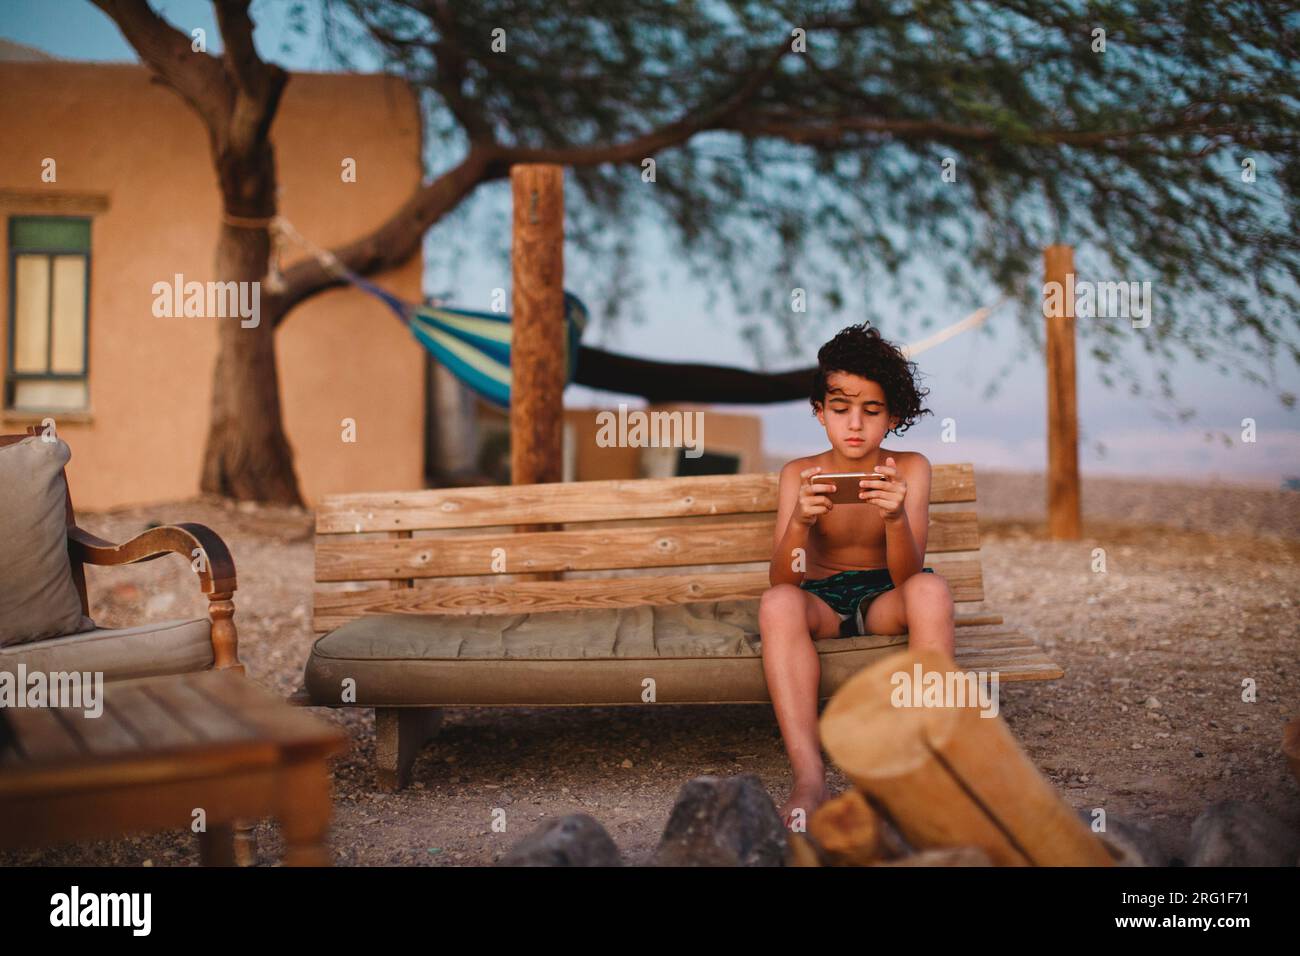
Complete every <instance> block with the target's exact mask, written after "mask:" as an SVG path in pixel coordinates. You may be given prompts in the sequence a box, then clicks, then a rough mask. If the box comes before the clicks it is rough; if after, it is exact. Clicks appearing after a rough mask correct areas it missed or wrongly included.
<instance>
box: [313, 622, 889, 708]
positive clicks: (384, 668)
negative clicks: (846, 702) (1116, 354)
mask: <svg viewBox="0 0 1300 956" xmlns="http://www.w3.org/2000/svg"><path fill="white" fill-rule="evenodd" d="M906 642H907V636H906V635H894V636H889V637H883V636H880V635H871V636H864V637H852V638H837V639H831V640H825V641H817V642H815V646H816V647H817V649H818V651H819V652H820V653H821V656H822V687H821V690H822V692H823V697H828V696H830V694H831V693H833V692H834V689H835V688H836V687H838V686H839V683H840V682H841V681H843V680H846V679H847V678H848V677H849V676H851V675H852V674H853V673H854V672H856V671H857V670H859V669H860V668H862V667H865V666H868V665H869V664H871V663H874V661H875V660H877V659H878V658H879V657H881V656H883V655H885V654H887V653H889V652H890V651H891V650H894V649H896V648H897V647H898V646H899V645H900V644H906ZM575 662H580V664H578V665H577V666H575ZM305 678H306V686H307V692H308V694H309V695H310V697H311V699H312V702H313V703H316V704H321V705H327V706H338V705H342V704H356V705H358V706H385V705H420V704H423V705H442V704H446V705H515V704H518V705H545V704H567V705H575V704H576V705H582V704H641V703H647V702H648V701H647V700H645V699H644V698H643V694H644V693H646V692H647V687H649V686H653V688H654V699H655V700H656V701H658V702H662V703H743V702H749V703H763V702H767V701H769V700H770V698H769V697H768V694H767V684H766V680H765V679H764V675H763V662H762V655H761V645H760V643H759V640H758V599H756V598H753V599H748V600H744V601H717V602H707V603H698V604H676V605H659V606H641V607H630V608H614V609H599V610H597V609H592V610H581V611H549V612H543V613H536V614H485V615H456V616H450V615H408V614H387V615H371V616H366V617H362V618H358V619H357V620H355V621H351V622H349V623H348V624H345V625H344V626H343V627H340V628H338V629H337V630H335V631H332V632H330V633H329V634H326V635H325V636H324V637H322V638H320V639H319V640H318V641H316V644H315V646H314V647H313V648H312V652H311V655H310V657H309V658H308V661H307V667H306V674H305ZM647 679H649V680H650V681H653V684H652V685H651V684H648V683H647ZM349 680H350V681H351V684H348V683H346V682H348V681H349ZM353 688H355V699H349V698H345V696H344V694H345V691H347V690H351V689H353Z"/></svg>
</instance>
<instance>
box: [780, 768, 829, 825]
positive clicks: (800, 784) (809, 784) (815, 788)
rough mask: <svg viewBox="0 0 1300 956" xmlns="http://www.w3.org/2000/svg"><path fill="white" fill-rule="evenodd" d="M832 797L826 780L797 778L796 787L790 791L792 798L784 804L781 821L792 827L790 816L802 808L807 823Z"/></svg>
mask: <svg viewBox="0 0 1300 956" xmlns="http://www.w3.org/2000/svg"><path fill="white" fill-rule="evenodd" d="M829 798H830V791H829V790H827V789H826V780H825V778H822V779H820V780H796V781H795V782H794V788H793V789H792V790H791V791H790V798H789V799H788V800H786V802H785V803H784V804H783V805H782V807H781V810H780V814H781V823H782V825H784V826H785V828H786V829H787V830H788V829H790V822H791V821H790V818H791V817H792V816H793V815H794V812H795V811H796V810H800V809H802V810H803V812H804V816H803V822H804V824H805V825H807V823H808V821H809V820H810V819H812V815H813V811H814V810H816V809H817V808H818V807H820V806H821V805H822V804H823V803H825V802H826V801H827V799H829Z"/></svg>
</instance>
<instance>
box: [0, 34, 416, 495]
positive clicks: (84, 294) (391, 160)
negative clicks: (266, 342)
mask: <svg viewBox="0 0 1300 956" xmlns="http://www.w3.org/2000/svg"><path fill="white" fill-rule="evenodd" d="M6 52H8V53H9V55H11V56H12V55H14V54H13V50H12V48H10V50H9V51H6ZM24 52H27V53H29V52H30V51H24ZM0 88H3V89H4V91H5V95H4V96H3V97H2V98H0V128H2V129H4V131H5V135H4V137H3V138H0V303H3V304H4V309H5V317H4V321H3V322H0V375H2V376H3V389H2V393H3V394H2V398H3V406H2V408H0V418H2V421H0V432H4V433H12V432H19V431H22V430H23V428H24V427H25V426H26V425H28V424H31V423H39V422H41V421H42V420H43V419H45V418H47V417H48V418H53V419H54V420H55V423H56V427H57V429H58V433H59V434H60V435H61V436H62V437H64V438H66V439H67V441H68V443H69V444H70V445H71V447H72V453H73V457H72V462H71V463H70V465H69V470H70V471H71V475H70V479H71V484H72V487H73V488H75V489H76V490H77V500H76V504H77V506H78V507H81V508H88V509H97V508H107V507H112V506H115V505H125V504H133V503H142V502H152V501H164V500H174V499H181V498H187V497H191V496H193V495H195V494H197V493H198V491H199V487H198V481H199V473H200V462H201V457H202V454H203V446H204V441H205V438H206V435H207V425H208V408H209V396H210V394H211V389H212V368H213V361H214V359H215V357H216V346H217V323H218V322H237V321H241V320H240V318H238V317H231V318H197V317H189V318H186V317H183V315H182V316H179V317H158V316H156V315H155V314H154V310H153V305H154V300H155V294H154V292H153V291H152V290H153V287H154V285H155V283H159V282H164V283H169V284H170V283H172V282H173V280H174V276H175V275H177V274H181V275H183V276H184V277H185V280H186V281H187V282H188V281H191V280H194V281H198V282H203V283H206V282H208V281H210V280H211V279H213V278H214V276H213V275H212V270H213V262H214V256H215V250H216V242H217V231H218V223H219V218H220V215H221V209H220V205H219V199H218V192H217V188H216V183H215V173H214V172H213V168H212V163H211V160H210V158H209V154H208V138H207V133H206V131H205V129H204V127H203V125H202V123H201V122H200V120H199V119H198V117H197V116H196V115H195V114H194V113H193V111H192V110H191V109H190V108H189V106H187V105H186V104H185V103H184V102H183V101H182V100H181V98H180V97H179V96H178V95H177V94H176V93H174V92H172V91H171V90H169V89H167V88H165V87H163V86H161V85H159V84H157V83H153V82H151V80H150V73H149V71H148V70H147V69H145V68H144V67H142V66H135V65H129V64H100V63H80V62H69V61H59V60H50V59H47V60H36V59H35V58H33V57H32V56H30V55H26V56H24V58H23V60H21V61H20V60H14V59H10V60H8V61H5V62H0ZM420 123H421V120H420V114H419V110H418V104H417V102H416V97H415V94H414V92H413V91H412V90H411V89H410V87H409V86H407V85H406V84H405V83H404V82H402V81H400V80H398V79H396V78H393V77H386V76H379V75H356V74H351V75H348V74H314V73H307V74H302V73H300V74H295V75H294V76H293V78H292V80H291V81H290V82H289V84H288V86H287V87H286V89H285V93H284V98H283V101H282V103H281V106H280V110H279V114H278V116H277V117H276V120H275V125H274V126H273V127H272V136H273V138H274V142H275V150H276V160H277V163H278V166H279V182H280V199H281V204H280V209H281V212H282V213H283V214H284V215H285V216H287V217H288V218H289V220H290V221H291V222H293V223H294V225H295V226H297V228H298V229H299V230H300V231H301V232H302V233H303V235H305V236H307V237H309V238H310V239H311V240H312V241H313V242H315V243H317V244H318V245H321V246H324V247H326V248H328V247H330V246H333V245H335V244H337V243H339V242H342V241H345V240H348V239H351V238H355V237H357V236H360V235H362V234H364V233H366V232H368V231H369V230H371V229H373V228H374V227H376V226H378V225H380V224H381V223H382V222H383V221H384V220H385V219H386V218H387V216H388V215H390V214H391V212H392V211H393V210H394V209H396V208H398V206H399V205H400V204H401V203H402V201H403V200H405V199H406V198H407V197H408V196H409V195H410V194H411V192H412V191H413V190H414V189H415V187H416V186H417V185H418V183H419V182H420V178H421V159H420V157H421V126H420ZM345 158H351V159H354V160H355V161H356V169H357V175H356V181H355V182H344V181H343V176H342V175H341V168H342V167H341V164H342V162H343V160H344V159H345ZM51 160H52V161H53V162H52V163H51V162H48V161H51ZM47 170H48V171H49V172H45V171H47ZM43 172H45V176H46V178H49V177H51V176H52V181H45V178H43V175H42V174H43ZM298 255H299V253H296V251H295V252H293V253H291V254H290V255H289V257H288V259H287V262H292V261H294V260H295V259H297V258H298ZM421 271H422V262H421V259H420V257H418V256H417V257H415V258H413V259H412V260H410V261H409V262H407V263H406V264H405V265H404V266H402V267H401V268H399V269H396V270H394V271H392V272H388V273H385V274H382V275H379V276H377V277H376V279H377V281H378V282H379V283H380V284H382V285H383V286H384V287H385V288H387V289H389V290H391V291H392V292H393V293H395V294H396V295H399V296H401V297H403V298H406V299H409V300H411V301H416V302H418V301H419V300H420V297H421V291H420V289H421ZM277 336H278V341H277V349H278V357H279V369H280V385H281V398H282V403H283V409H284V418H285V427H286V429H287V431H288V436H289V441H290V443H291V444H292V446H293V449H294V456H295V465H296V467H297V472H298V478H299V481H300V486H301V489H302V492H303V494H304V496H305V497H306V498H307V500H308V501H309V502H311V501H314V500H315V499H317V498H318V497H319V496H320V495H322V494H325V493H328V492H333V491H361V490H381V489H385V488H394V487H396V488H418V487H421V486H422V485H423V483H424V428H425V417H426V416H425V376H426V370H425V353H424V351H423V350H422V349H421V348H420V346H419V345H418V343H416V342H415V341H414V340H413V339H412V338H411V336H410V335H409V333H408V332H407V331H406V330H405V329H403V328H402V326H401V324H400V323H398V322H397V321H395V319H394V317H393V315H392V313H391V312H389V311H388V310H387V309H386V308H385V307H384V306H383V305H382V304H381V303H379V302H378V301H376V300H375V299H374V298H373V297H371V296H368V295H365V294H364V293H361V292H359V291H357V290H353V289H344V290H333V291H330V292H327V293H324V294H322V295H319V296H316V297H315V298H313V299H311V300H309V301H308V302H306V303H304V304H303V305H301V306H300V307H299V308H297V309H296V310H295V311H294V312H293V313H292V314H291V315H290V317H289V318H288V320H287V321H286V323H285V325H284V327H283V328H282V329H281V330H280V331H279V332H278V333H277ZM345 418H352V419H354V420H355V421H356V438H357V440H356V443H355V444H348V443H344V442H343V441H342V434H343V433H342V428H341V424H340V423H341V422H342V420H343V419H345Z"/></svg>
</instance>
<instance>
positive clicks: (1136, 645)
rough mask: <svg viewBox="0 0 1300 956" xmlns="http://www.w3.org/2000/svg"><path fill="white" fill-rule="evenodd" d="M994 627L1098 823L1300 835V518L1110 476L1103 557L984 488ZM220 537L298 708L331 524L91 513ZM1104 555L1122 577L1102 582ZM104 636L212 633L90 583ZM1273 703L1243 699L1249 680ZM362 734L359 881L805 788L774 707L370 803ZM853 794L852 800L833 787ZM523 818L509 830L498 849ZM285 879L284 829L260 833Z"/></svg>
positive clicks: (495, 756)
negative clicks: (722, 789)
mask: <svg viewBox="0 0 1300 956" xmlns="http://www.w3.org/2000/svg"><path fill="white" fill-rule="evenodd" d="M978 484H979V496H980V505H979V508H980V513H981V520H982V527H983V531H984V551H985V569H986V570H985V573H986V594H987V598H988V600H987V603H986V605H985V606H986V607H988V608H990V609H994V610H997V611H999V612H1001V613H1002V614H1003V615H1004V616H1005V618H1006V620H1007V622H1008V623H1009V624H1011V625H1014V626H1017V627H1020V628H1022V629H1023V630H1024V631H1025V632H1026V633H1028V634H1029V635H1030V636H1032V637H1033V639H1034V640H1035V641H1037V642H1038V643H1039V644H1040V645H1041V646H1042V647H1044V648H1045V649H1046V650H1047V651H1048V652H1049V654H1051V655H1052V656H1053V657H1054V659H1055V660H1057V661H1058V662H1059V663H1060V664H1061V665H1062V666H1063V668H1064V670H1065V674H1066V676H1065V678H1064V679H1063V680H1058V681H1050V682H1031V683H1012V684H1004V685H1003V686H1002V688H1001V690H1002V697H1001V714H1002V716H1003V717H1004V718H1005V719H1006V720H1007V722H1008V724H1009V725H1010V727H1011V729H1012V730H1013V732H1014V733H1015V735H1016V737H1017V738H1018V739H1019V740H1020V742H1021V744H1022V745H1023V746H1024V748H1025V750H1026V751H1027V752H1028V754H1029V755H1030V757H1031V759H1032V760H1033V761H1034V763H1035V764H1036V765H1037V766H1038V767H1039V768H1041V769H1042V770H1043V772H1044V773H1046V774H1047V775H1048V776H1049V777H1050V778H1051V780H1052V781H1053V783H1054V784H1055V785H1056V787H1057V789H1058V791H1059V792H1060V793H1061V795H1062V796H1063V797H1064V798H1065V799H1066V800H1067V801H1069V802H1070V803H1071V805H1073V806H1074V807H1076V808H1080V809H1085V808H1086V809H1091V808H1094V807H1103V808H1105V810H1106V811H1107V813H1108V814H1111V815H1115V816H1119V817H1122V818H1128V819H1134V820H1138V821H1141V822H1145V823H1148V824H1150V825H1151V826H1153V827H1154V828H1155V830H1156V832H1157V834H1158V835H1159V836H1160V838H1161V839H1162V840H1163V841H1164V842H1165V844H1166V845H1167V847H1168V848H1169V849H1171V850H1173V851H1174V853H1175V855H1178V854H1179V853H1180V852H1181V848H1182V845H1183V841H1184V840H1185V838H1186V834H1187V832H1188V830H1189V828H1190V826H1191V822H1192V820H1193V819H1194V817H1195V816H1196V815H1197V814H1198V813H1199V812H1200V811H1201V810H1202V809H1203V808H1204V806H1205V805H1207V804H1209V803H1211V802H1214V801H1218V800H1223V799H1229V798H1236V799H1242V800H1247V801H1250V802H1254V803H1256V804H1258V805H1260V806H1262V807H1264V808H1265V809H1267V810H1268V811H1270V812H1272V813H1273V814H1275V815H1276V816H1278V817H1279V818H1280V819H1282V820H1284V821H1286V822H1288V823H1289V824H1290V825H1292V826H1295V827H1300V799H1298V798H1300V787H1297V783H1296V780H1295V779H1294V778H1293V777H1292V776H1291V774H1290V773H1289V771H1288V769H1287V767H1286V763H1285V761H1284V759H1283V757H1282V755H1281V752H1280V749H1279V746H1280V740H1281V735H1282V727H1283V724H1284V723H1285V722H1286V721H1287V720H1288V719H1290V718H1292V717H1294V716H1296V713H1297V701H1298V700H1300V663H1298V660H1297V658H1298V656H1300V655H1297V650H1298V649H1300V624H1298V623H1297V621H1298V618H1297V613H1296V605H1297V603H1300V507H1298V506H1300V497H1298V496H1297V495H1296V493H1295V492H1284V491H1270V490H1267V489H1260V488H1249V487H1242V486H1233V485H1224V484H1216V485H1191V484H1175V483H1167V482H1161V483H1153V482H1144V481H1141V480H1137V479H1089V480H1086V481H1085V483H1084V495H1083V502H1084V516H1085V526H1084V537H1083V539H1082V540H1081V541H1077V542H1054V541H1049V540H1047V538H1046V535H1045V530H1044V524H1043V521H1042V508H1041V506H1037V507H1036V506H1035V504H1034V503H1038V502H1041V501H1042V500H1043V492H1042V489H1043V477H1042V476H1041V475H1022V474H1008V473H995V472H980V473H978ZM181 520H188V521H200V522H203V523H205V524H208V525H210V526H211V527H213V528H214V529H216V530H217V531H218V532H219V533H220V534H221V535H222V536H223V537H224V538H225V539H226V541H227V543H228V544H229V545H230V547H231V550H232V552H233V553H234V555H235V561H236V564H237V566H238V569H239V581H240V587H239V591H238V593H237V594H236V598H235V601H236V608H237V614H236V618H235V620H236V623H237V624H238V626H239V635H240V656H241V658H242V659H243V661H244V663H245V665H246V667H247V669H248V675H249V677H250V678H252V679H253V680H255V681H257V682H259V683H260V684H262V685H264V686H266V687H269V688H272V689H273V690H275V691H277V692H279V693H281V694H286V695H287V694H288V693H290V692H292V691H293V690H294V689H295V688H296V687H297V686H298V685H299V684H300V682H301V674H302V665H303V662H304V661H305V660H306V657H307V653H308V650H309V649H310V646H311V642H312V640H313V635H312V633H311V630H310V603H311V591H312V519H311V516H310V514H308V513H306V512H303V511H297V510H288V509H282V508H260V507H252V506H247V505H243V506H234V505H231V504H229V503H224V502H220V501H213V500H196V501H190V502H181V503H174V504H166V505H158V506H154V507H142V508H131V509H125V510H119V511H114V512H110V513H102V514H84V515H82V516H81V520H80V523H81V524H82V526H83V527H85V528H87V529H89V530H91V531H93V532H95V533H97V534H99V535H101V536H103V537H106V538H109V539H110V540H124V539H125V538H127V537H129V536H130V535H132V534H134V533H137V532H139V531H140V530H143V529H144V527H146V525H147V524H148V523H149V522H174V521H181ZM1095 548H1103V549H1105V557H1106V568H1107V569H1106V572H1105V573H1104V574H1103V573H1097V572H1094V571H1093V570H1092V567H1093V561H1094V556H1093V551H1094V549H1095ZM88 571H89V575H90V578H89V584H90V588H91V594H92V614H93V616H94V617H95V619H96V620H97V621H98V622H100V623H101V624H103V625H106V626H122V625H125V624H128V623H136V622H139V621H141V620H167V619H174V618H178V617H189V616H200V615H202V614H203V613H204V602H203V601H202V599H201V597H200V596H199V595H198V594H197V588H196V587H195V584H194V580H193V577H192V575H191V574H190V573H189V571H188V568H187V567H186V566H185V565H184V564H183V563H182V562H181V561H180V560H179V559H177V560H175V561H157V562H153V563H151V564H146V565H140V566H136V567H129V568H118V569H105V568H99V569H88ZM1247 679H1250V680H1252V681H1253V682H1254V685H1255V687H1256V688H1257V693H1258V700H1257V702H1255V703H1245V702H1243V701H1242V699H1241V698H1242V684H1243V681H1246V680H1247ZM313 712H314V713H316V714H318V715H320V716H321V717H322V718H323V719H325V720H330V721H334V722H335V723H338V724H340V725H342V726H343V727H345V728H346V729H347V731H348V733H349V736H350V738H351V741H352V748H351V750H350V751H349V752H348V753H346V754H345V755H343V756H341V757H339V758H337V759H336V760H335V761H334V764H333V767H334V787H335V807H336V812H335V821H334V826H333V829H332V833H331V845H332V847H333V853H334V855H335V859H336V861H337V862H338V863H339V864H348V865H392V864H399V865H481V864H488V863H491V862H492V861H493V860H494V859H497V858H499V857H500V856H501V854H502V853H503V852H504V850H505V849H506V848H507V847H509V846H512V845H513V844H514V843H515V842H517V841H518V840H519V839H521V838H522V837H523V836H524V835H525V834H526V833H527V832H528V831H529V830H531V829H532V828H533V827H534V826H536V825H537V824H538V823H539V822H541V821H542V820H544V819H546V818H551V817H555V816H562V815H565V814H568V813H573V812H578V811H581V812H586V813H589V814H591V815H592V816H594V817H595V818H596V819H598V820H599V821H600V822H601V823H602V824H603V825H604V826H605V828H606V829H607V830H608V831H609V833H610V835H611V836H612V837H613V838H614V841H615V842H616V843H617V844H618V846H619V848H620V849H621V851H622V853H623V858H624V860H625V861H626V862H628V863H639V862H642V861H644V860H645V859H646V858H647V857H648V855H649V854H650V853H651V852H652V851H653V850H654V848H655V846H656V844H657V843H658V840H659V835H660V833H661V832H662V830H663V827H664V824H665V822H666V821H667V818H668V813H669V811H670V809H671V807H672V804H673V801H674V799H675V797H676V793H677V790H678V789H679V788H680V786H681V785H682V784H683V783H685V782H686V781H687V780H689V779H690V778H692V777H694V776H698V775H701V774H706V773H713V774H719V775H730V774H736V773H745V772H750V773H755V774H757V775H758V776H759V778H760V779H761V780H762V781H763V782H764V784H765V785H766V786H767V787H768V789H769V792H770V793H771V794H772V796H773V798H774V800H776V802H778V803H779V802H780V801H781V800H783V799H784V797H785V794H786V792H787V791H788V787H789V784H790V774H789V767H788V764H787V763H786V759H785V755H784V750H783V748H782V745H781V740H780V735H779V732H778V731H777V728H776V723H775V720H774V718H773V716H772V712H771V709H770V707H769V706H767V705H762V706H758V705H736V706H695V707H692V706H670V705H662V704H660V705H648V706H645V707H623V708H581V709H549V708H538V709H510V708H481V709H462V710H458V711H452V712H450V713H449V714H448V715H447V718H446V720H445V722H444V725H443V729H442V730H441V732H440V736H439V738H438V739H437V740H436V741H435V742H434V743H433V744H432V745H430V746H429V747H428V748H426V749H425V751H424V752H423V753H422V755H421V756H420V758H419V760H418V762H417V764H416V766H415V771H414V781H415V783H414V784H413V786H412V787H410V788H409V789H408V790H406V791H404V792H402V793H398V794H383V793H379V792H376V791H375V790H374V788H373V787H372V784H371V771H370V766H371V758H372V755H373V750H374V734H373V731H374V728H373V719H372V718H371V716H370V715H369V714H368V713H366V712H363V711H330V710H315V711H313ZM829 782H830V785H831V789H832V791H833V792H836V791H838V790H840V789H842V788H844V787H846V786H847V780H846V779H845V778H844V776H843V775H842V774H840V773H839V772H838V771H837V770H835V769H834V767H833V765H832V766H831V767H830V781H829ZM502 811H503V812H504V815H505V820H506V824H507V825H506V831H505V832H495V831H494V830H493V827H492V822H493V819H494V813H495V814H496V816H497V817H499V816H500V815H501V812H502ZM258 840H259V844H260V847H261V850H262V860H263V861H264V862H268V863H270V862H274V861H277V860H278V859H279V853H280V849H281V844H280V840H279V834H278V830H277V827H276V826H275V824H273V823H270V822H266V823H262V824H261V825H259V827H258ZM197 860H198V850H197V846H196V844H195V842H194V840H193V838H192V835H191V834H189V833H188V832H168V833H160V834H149V835H141V836H139V837H134V838H128V839H121V840H112V841H99V842H91V843H82V844H76V845H69V846H62V847H56V848H49V849H43V850H39V851H24V852H11V853H3V854H0V864H3V865H14V864H37V865H66V864H85V865H128V866H134V865H152V866H164V865H191V864H195V863H197Z"/></svg>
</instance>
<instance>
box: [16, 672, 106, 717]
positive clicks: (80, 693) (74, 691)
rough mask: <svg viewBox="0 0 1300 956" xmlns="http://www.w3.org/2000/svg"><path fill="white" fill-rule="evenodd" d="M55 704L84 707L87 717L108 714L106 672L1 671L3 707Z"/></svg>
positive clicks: (48, 705)
mask: <svg viewBox="0 0 1300 956" xmlns="http://www.w3.org/2000/svg"><path fill="white" fill-rule="evenodd" d="M23 707H31V708H36V707H53V708H60V709H65V710H80V711H82V712H83V713H84V714H85V715H86V716H87V717H99V716H101V715H102V714H103V713H104V672H103V671H40V670H33V671H29V670H28V669H27V665H26V664H19V665H18V667H17V670H16V671H0V709H8V708H23Z"/></svg>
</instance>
